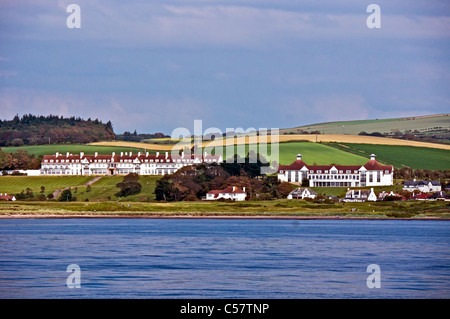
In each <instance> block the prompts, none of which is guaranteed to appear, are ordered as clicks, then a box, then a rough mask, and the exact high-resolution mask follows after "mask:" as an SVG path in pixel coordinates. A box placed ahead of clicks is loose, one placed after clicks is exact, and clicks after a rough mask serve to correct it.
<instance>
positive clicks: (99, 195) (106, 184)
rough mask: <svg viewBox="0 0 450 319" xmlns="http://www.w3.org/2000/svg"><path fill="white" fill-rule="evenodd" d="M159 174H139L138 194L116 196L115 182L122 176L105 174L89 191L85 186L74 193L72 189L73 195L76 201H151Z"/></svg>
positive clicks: (119, 180) (118, 181) (153, 197)
mask: <svg viewBox="0 0 450 319" xmlns="http://www.w3.org/2000/svg"><path fill="white" fill-rule="evenodd" d="M160 178H161V176H141V177H140V178H139V181H138V182H139V183H140V184H141V185H142V190H141V192H140V193H139V194H136V195H130V196H127V197H116V196H115V194H116V193H117V192H118V191H119V189H118V188H117V187H116V184H117V183H120V182H121V181H122V179H123V176H105V177H102V178H101V179H100V180H99V181H97V182H95V183H94V184H92V185H91V191H90V192H87V191H86V187H81V188H78V189H77V192H76V193H75V192H74V191H72V194H73V196H76V197H77V200H78V201H85V200H86V198H88V199H89V200H90V201H105V200H108V199H109V200H126V201H151V200H154V199H155V194H154V193H153V192H154V190H155V186H156V181H157V180H158V179H160Z"/></svg>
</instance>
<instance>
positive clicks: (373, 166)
mask: <svg viewBox="0 0 450 319" xmlns="http://www.w3.org/2000/svg"><path fill="white" fill-rule="evenodd" d="M303 167H306V169H308V170H312V171H314V172H316V171H318V170H320V171H326V170H328V171H329V170H331V169H332V168H333V167H335V168H336V169H337V170H338V171H344V173H346V171H359V170H360V169H362V168H363V167H364V168H365V169H367V170H369V171H389V172H392V170H393V169H394V168H393V166H392V165H381V164H380V163H378V162H377V161H376V160H375V159H371V160H370V161H368V162H367V163H366V164H364V165H332V164H330V165H308V164H306V163H305V162H303V161H302V160H300V159H298V160H296V161H295V162H293V163H292V164H290V165H279V166H278V171H299V170H301V169H302V168H303ZM352 173H353V172H352ZM347 174H348V173H347Z"/></svg>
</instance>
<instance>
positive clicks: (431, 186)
mask: <svg viewBox="0 0 450 319" xmlns="http://www.w3.org/2000/svg"><path fill="white" fill-rule="evenodd" d="M403 189H404V190H407V191H410V192H413V191H415V190H418V191H420V192H422V193H433V192H440V191H441V190H442V187H441V183H439V182H438V181H416V180H412V181H405V183H404V184H403Z"/></svg>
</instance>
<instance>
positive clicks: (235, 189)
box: [208, 186, 245, 197]
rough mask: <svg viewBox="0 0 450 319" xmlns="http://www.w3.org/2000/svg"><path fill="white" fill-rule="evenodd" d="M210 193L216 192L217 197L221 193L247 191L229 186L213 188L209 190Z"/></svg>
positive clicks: (242, 192) (241, 192)
mask: <svg viewBox="0 0 450 319" xmlns="http://www.w3.org/2000/svg"><path fill="white" fill-rule="evenodd" d="M208 194H214V195H215V197H217V196H218V195H219V194H245V192H244V191H243V190H242V189H241V188H239V187H235V188H234V190H233V186H229V187H227V188H225V189H222V190H218V189H214V190H211V191H209V192H208Z"/></svg>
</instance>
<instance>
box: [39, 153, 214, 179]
mask: <svg viewBox="0 0 450 319" xmlns="http://www.w3.org/2000/svg"><path fill="white" fill-rule="evenodd" d="M221 162H222V156H220V155H208V154H206V153H205V154H204V155H203V156H197V155H185V154H184V152H182V153H181V155H179V156H171V155H169V153H168V152H166V153H165V154H159V152H156V155H155V154H149V153H148V152H146V153H141V152H138V153H137V154H133V153H132V152H130V153H127V152H125V153H123V152H122V153H120V155H116V154H115V153H114V152H113V153H112V154H111V155H99V154H98V153H97V152H96V153H95V154H94V155H85V154H84V153H83V152H80V154H79V155H73V154H69V153H66V154H65V155H63V154H60V153H56V154H55V155H45V156H44V157H43V159H42V162H41V169H40V170H39V172H40V175H88V176H90V175H126V174H129V173H137V174H139V175H166V174H172V173H175V172H176V171H177V170H178V169H180V168H182V167H184V166H189V165H194V164H200V163H221Z"/></svg>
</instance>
